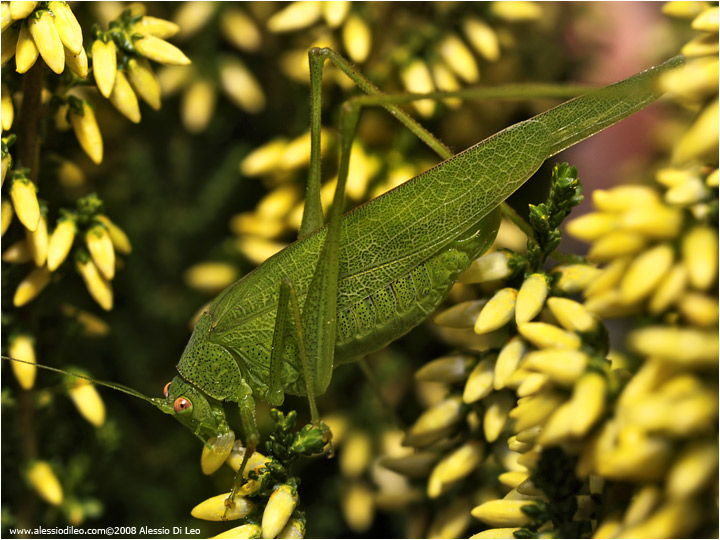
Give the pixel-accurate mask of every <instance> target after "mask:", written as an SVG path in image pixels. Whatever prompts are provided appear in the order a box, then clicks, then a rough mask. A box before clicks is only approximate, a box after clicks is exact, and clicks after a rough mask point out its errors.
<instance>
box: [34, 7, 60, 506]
mask: <svg viewBox="0 0 720 540" xmlns="http://www.w3.org/2000/svg"><path fill="white" fill-rule="evenodd" d="M28 3H29V4H30V3H34V2H28ZM27 479H28V482H30V485H31V486H32V487H33V489H34V490H35V491H37V493H38V495H40V497H42V498H43V500H45V501H46V502H47V503H49V504H52V505H53V506H60V505H61V504H62V502H63V490H62V486H61V485H60V481H59V480H58V478H57V476H55V473H54V472H53V470H52V468H51V467H50V465H49V464H48V463H46V462H45V461H34V462H33V463H32V464H31V465H30V467H28V470H27Z"/></svg>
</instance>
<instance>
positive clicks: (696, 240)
mask: <svg viewBox="0 0 720 540" xmlns="http://www.w3.org/2000/svg"><path fill="white" fill-rule="evenodd" d="M682 257H683V264H684V265H685V268H686V269H687V271H688V277H689V278H690V284H691V285H692V286H693V287H695V288H697V289H700V290H705V289H707V288H709V287H710V286H711V285H712V284H713V282H714V280H715V278H716V276H717V268H718V237H717V231H716V230H713V229H711V228H710V227H706V226H698V227H695V228H693V229H691V230H690V232H688V233H687V234H686V235H685V236H684V237H683V240H682Z"/></svg>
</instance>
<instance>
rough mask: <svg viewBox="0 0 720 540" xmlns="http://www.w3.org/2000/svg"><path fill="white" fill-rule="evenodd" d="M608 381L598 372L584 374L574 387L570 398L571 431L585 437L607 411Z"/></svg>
mask: <svg viewBox="0 0 720 540" xmlns="http://www.w3.org/2000/svg"><path fill="white" fill-rule="evenodd" d="M607 391H608V383H607V380H606V379H605V377H603V376H602V375H601V374H599V373H596V372H590V373H586V374H584V375H583V376H582V377H580V379H579V380H578V382H577V383H576V384H575V387H574V388H573V395H572V398H571V399H570V403H571V411H572V414H571V418H570V433H571V434H572V435H573V436H574V437H583V436H584V435H585V434H586V433H587V432H588V431H589V430H590V428H591V427H592V426H593V425H595V423H596V422H597V421H598V420H599V419H600V417H601V416H602V415H603V413H604V412H605V403H606V396H607Z"/></svg>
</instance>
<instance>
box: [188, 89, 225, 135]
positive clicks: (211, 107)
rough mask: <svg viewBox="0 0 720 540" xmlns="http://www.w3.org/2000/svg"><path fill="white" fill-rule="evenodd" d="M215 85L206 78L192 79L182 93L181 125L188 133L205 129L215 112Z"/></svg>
mask: <svg viewBox="0 0 720 540" xmlns="http://www.w3.org/2000/svg"><path fill="white" fill-rule="evenodd" d="M215 101H216V92H215V87H214V86H213V85H212V84H211V83H210V82H209V81H207V80H204V79H198V80H195V81H193V83H192V84H191V85H190V87H189V88H188V89H187V90H186V91H185V93H184V94H183V99H182V105H181V108H180V115H181V117H182V121H183V125H184V126H185V129H187V130H188V131H189V132H190V133H200V132H202V131H204V130H205V128H206V127H207V125H208V123H209V122H210V119H211V118H212V115H213V113H214V112H215Z"/></svg>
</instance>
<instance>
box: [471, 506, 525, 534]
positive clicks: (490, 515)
mask: <svg viewBox="0 0 720 540" xmlns="http://www.w3.org/2000/svg"><path fill="white" fill-rule="evenodd" d="M531 505H532V503H531V502H529V501H523V500H518V501H512V500H511V501H509V500H495V501H488V502H486V503H483V504H481V505H480V506H476V507H475V508H473V509H472V511H471V514H472V515H473V517H475V518H477V519H479V520H480V521H482V522H483V523H487V524H488V525H490V526H492V527H522V526H523V525H525V524H527V523H529V522H530V519H531V518H530V516H528V515H527V514H525V513H524V512H523V511H522V507H523V506H531Z"/></svg>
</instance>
